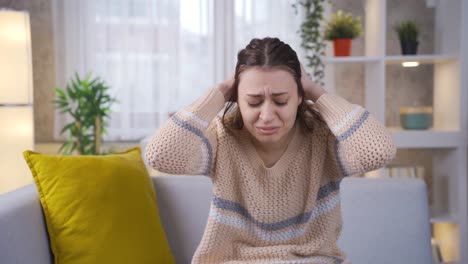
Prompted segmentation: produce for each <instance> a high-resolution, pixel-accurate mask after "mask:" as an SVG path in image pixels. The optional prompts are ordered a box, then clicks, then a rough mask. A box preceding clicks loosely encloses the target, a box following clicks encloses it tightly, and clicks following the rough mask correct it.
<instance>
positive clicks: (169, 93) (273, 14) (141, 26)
mask: <svg viewBox="0 0 468 264" xmlns="http://www.w3.org/2000/svg"><path fill="white" fill-rule="evenodd" d="M215 1H216V2H215ZM294 2H295V1H292V0H273V1H272V0H250V1H249V0H66V1H62V0H53V6H54V27H55V28H54V35H55V45H56V47H55V48H56V51H57V54H56V69H57V86H59V87H61V88H63V87H65V86H66V83H67V82H68V81H69V80H70V79H71V78H72V77H73V74H74V72H75V71H76V72H78V73H79V74H80V75H81V76H84V75H85V74H86V73H88V72H92V73H93V76H100V77H101V78H102V79H103V80H105V81H106V82H107V83H108V84H109V85H110V86H111V94H112V95H113V96H114V97H116V98H117V99H118V100H119V102H118V103H116V104H114V106H113V108H112V116H111V119H110V120H109V128H108V132H109V135H107V136H105V137H104V140H108V141H136V140H141V139H142V138H144V137H146V136H148V135H151V134H153V133H154V131H155V130H156V129H157V128H158V127H159V126H160V125H161V124H162V123H163V122H164V121H166V120H167V118H168V113H170V112H173V111H176V110H177V109H178V108H180V107H182V106H184V105H187V104H189V103H190V102H192V101H193V100H195V99H196V98H197V97H198V96H200V95H201V94H202V93H203V91H205V90H206V89H208V88H209V87H211V86H213V85H214V84H215V83H216V82H217V81H219V80H220V79H222V78H224V77H226V76H227V72H229V71H230V70H232V69H234V66H235V63H236V58H235V55H236V54H237V51H238V50H239V49H241V48H243V47H245V45H246V44H247V43H248V42H249V40H250V39H251V38H253V37H264V36H276V37H279V38H281V39H282V40H284V41H286V42H288V43H289V44H290V45H291V46H293V48H295V49H296V51H298V53H300V49H299V45H300V40H299V37H298V35H297V33H296V31H297V30H298V28H299V23H300V19H299V17H298V16H296V15H295V14H294V10H293V8H292V7H291V5H292V4H293V3H294ZM220 6H221V8H220ZM226 7H228V8H226ZM216 10H224V13H223V14H221V15H220V14H215V12H217V11H216ZM229 18H232V21H230V22H227V21H226V19H229ZM224 27H231V30H228V29H227V28H226V30H224ZM226 32H230V34H229V35H227V34H226ZM220 33H223V34H220ZM226 44H228V45H226ZM226 49H230V50H226ZM220 50H221V52H219V51H220ZM216 51H218V52H216ZM221 68H222V69H228V70H226V71H223V72H222V73H221V75H223V76H220V73H219V72H220V71H219V69H221ZM55 115H56V117H55V137H56V139H64V136H59V132H60V130H61V128H62V127H63V126H64V125H65V124H67V123H68V122H69V121H70V120H69V117H67V116H65V115H62V114H59V113H58V112H56V114H55Z"/></svg>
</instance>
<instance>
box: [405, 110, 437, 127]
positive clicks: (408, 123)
mask: <svg viewBox="0 0 468 264" xmlns="http://www.w3.org/2000/svg"><path fill="white" fill-rule="evenodd" d="M400 123H401V126H402V127H403V128H404V129H428V128H430V127H432V107H401V108H400Z"/></svg>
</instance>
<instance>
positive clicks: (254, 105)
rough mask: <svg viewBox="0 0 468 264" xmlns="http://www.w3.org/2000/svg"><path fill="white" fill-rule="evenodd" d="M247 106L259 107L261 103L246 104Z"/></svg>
mask: <svg viewBox="0 0 468 264" xmlns="http://www.w3.org/2000/svg"><path fill="white" fill-rule="evenodd" d="M248 104H249V106H252V107H256V106H259V105H261V104H262V102H259V103H248Z"/></svg>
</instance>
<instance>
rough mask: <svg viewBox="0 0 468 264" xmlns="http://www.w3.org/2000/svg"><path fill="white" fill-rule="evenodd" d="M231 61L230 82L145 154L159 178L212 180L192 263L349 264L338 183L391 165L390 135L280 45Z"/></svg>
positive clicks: (253, 49)
mask: <svg viewBox="0 0 468 264" xmlns="http://www.w3.org/2000/svg"><path fill="white" fill-rule="evenodd" d="M237 59H238V61H237V65H236V71H235V75H234V78H233V79H230V80H226V81H224V82H222V83H220V84H218V85H216V86H215V87H213V88H212V89H210V90H209V91H208V92H207V93H206V94H205V95H204V96H202V97H201V98H199V99H198V100H197V101H195V102H194V103H192V104H191V105H189V106H187V107H185V108H183V109H181V110H180V111H178V112H177V113H176V114H175V115H174V116H172V118H171V119H170V120H169V121H168V122H167V123H166V124H165V125H164V126H163V127H162V128H161V129H160V130H159V131H158V133H156V135H155V136H154V137H153V139H152V141H151V143H150V144H149V145H148V147H147V148H146V152H145V153H146V159H147V161H148V162H149V163H150V164H151V165H152V166H153V167H154V168H155V169H157V170H159V171H162V172H166V173H172V174H193V175H206V176H208V177H210V178H211V180H212V182H213V192H214V196H213V200H212V203H211V208H210V215H209V218H208V222H207V225H206V228H205V232H204V235H203V238H202V240H201V242H200V244H199V246H198V248H197V250H196V252H195V255H194V257H193V260H192V263H204V264H205V263H269V264H271V263H330V264H331V263H350V262H349V260H346V254H345V253H344V252H343V251H342V250H340V249H339V248H338V246H337V240H338V238H339V236H340V233H341V227H342V219H341V210H340V198H339V183H340V181H341V180H342V179H343V177H345V176H348V175H353V174H357V173H363V172H366V171H370V170H374V169H377V168H379V167H382V166H384V165H385V164H387V163H388V162H390V161H391V160H392V159H393V158H394V156H395V153H396V148H395V145H394V144H393V140H392V137H391V135H390V133H389V132H388V131H387V130H386V129H385V127H384V126H383V125H381V124H380V123H379V122H378V121H377V120H376V119H375V118H374V117H373V116H372V115H371V114H369V112H368V111H366V110H365V109H364V108H362V107H361V106H359V105H355V104H351V103H349V102H348V101H346V100H345V99H343V98H341V97H339V96H337V95H334V94H330V93H327V92H326V91H325V90H324V89H323V88H322V87H320V86H319V85H317V84H315V83H313V82H312V81H311V80H310V79H309V78H308V76H307V75H306V74H304V72H303V70H301V65H300V63H299V60H298V58H297V55H296V52H294V50H292V49H291V47H290V46H289V45H287V44H285V43H283V42H281V41H280V40H279V39H277V38H264V39H253V40H252V41H251V42H250V44H248V45H247V46H246V48H245V49H243V50H241V51H240V52H239V53H238V58H237ZM310 101H312V103H310ZM226 102H227V103H228V104H227V107H226V108H225V111H224V113H223V114H222V115H218V113H219V112H220V111H221V110H222V109H223V107H224V106H225V103H226ZM308 102H309V103H308Z"/></svg>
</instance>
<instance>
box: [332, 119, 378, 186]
mask: <svg viewBox="0 0 468 264" xmlns="http://www.w3.org/2000/svg"><path fill="white" fill-rule="evenodd" d="M368 117H369V111H367V110H366V111H364V113H363V114H362V115H361V117H359V119H358V120H357V121H356V122H355V123H354V124H353V125H352V126H351V127H350V128H349V129H348V130H347V131H346V132H344V133H343V134H341V135H340V136H338V137H337V138H336V141H335V145H334V152H335V157H336V160H337V163H338V167H339V169H340V172H341V175H342V177H341V178H343V177H346V176H349V173H348V171H347V170H346V168H345V164H344V160H343V159H342V154H343V153H342V151H341V149H340V141H343V140H345V139H347V138H348V137H350V136H351V135H352V134H354V132H356V130H358V129H359V127H361V125H362V124H363V123H364V122H365V121H366V120H367V118H368Z"/></svg>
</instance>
